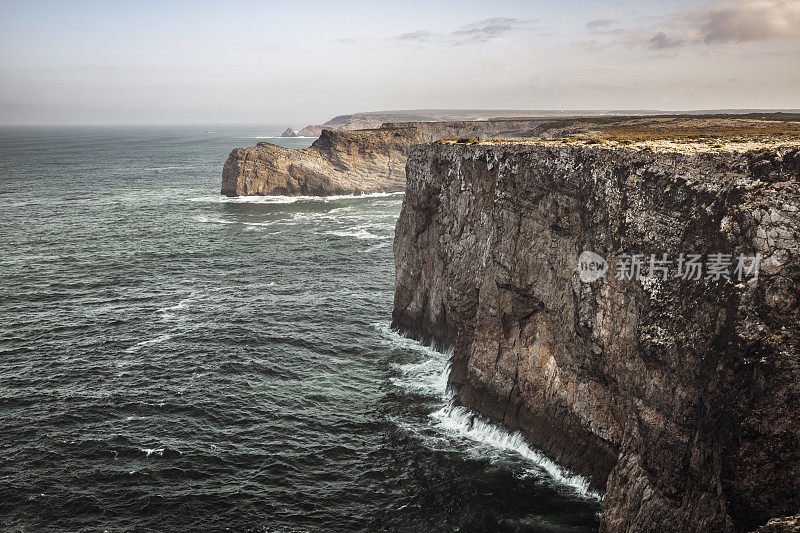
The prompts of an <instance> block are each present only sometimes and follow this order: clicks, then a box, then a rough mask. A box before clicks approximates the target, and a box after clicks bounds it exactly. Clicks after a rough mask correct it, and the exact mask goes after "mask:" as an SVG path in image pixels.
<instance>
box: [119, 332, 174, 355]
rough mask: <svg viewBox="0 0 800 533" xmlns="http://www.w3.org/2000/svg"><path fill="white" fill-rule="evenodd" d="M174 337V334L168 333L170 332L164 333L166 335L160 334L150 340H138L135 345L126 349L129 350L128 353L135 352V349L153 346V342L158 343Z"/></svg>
mask: <svg viewBox="0 0 800 533" xmlns="http://www.w3.org/2000/svg"><path fill="white" fill-rule="evenodd" d="M172 337H173V336H172V335H170V334H168V333H167V334H164V335H159V336H158V337H156V338H154V339H149V340H146V341H142V342H138V343H136V344H134V345H133V346H131V347H130V348H128V349H127V350H125V351H126V352H128V353H133V352H135V351H137V350H139V349H140V348H143V347H145V346H151V345H153V344H158V343H160V342H164V341H168V340H170V339H171V338H172Z"/></svg>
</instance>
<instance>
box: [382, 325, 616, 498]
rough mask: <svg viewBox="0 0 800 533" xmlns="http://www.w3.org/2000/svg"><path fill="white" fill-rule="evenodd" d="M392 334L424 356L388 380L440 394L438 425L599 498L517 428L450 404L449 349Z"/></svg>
mask: <svg viewBox="0 0 800 533" xmlns="http://www.w3.org/2000/svg"><path fill="white" fill-rule="evenodd" d="M395 336H396V337H397V339H396V342H398V343H399V344H401V345H402V346H404V347H409V346H412V347H413V348H414V349H416V350H418V351H420V352H421V353H422V354H424V355H423V356H424V359H423V360H422V361H420V362H418V363H409V364H406V365H402V366H399V370H400V371H401V372H402V377H399V378H394V379H393V380H392V381H393V383H395V384H396V385H399V386H402V387H405V388H407V389H410V390H417V391H423V392H426V393H428V394H431V395H436V396H438V397H439V398H441V400H442V402H443V405H442V406H441V408H439V409H437V410H436V411H434V412H432V413H431V414H430V418H431V419H432V420H433V421H434V423H435V425H436V427H437V428H438V429H440V430H442V431H443V432H446V433H447V434H449V435H452V436H456V437H458V438H466V439H469V440H470V441H472V442H474V443H476V444H478V445H480V446H489V447H492V448H495V449H498V450H505V451H510V452H514V453H517V454H519V455H520V456H522V457H524V458H525V459H526V460H528V461H530V463H531V464H532V466H531V468H530V469H529V470H528V471H527V472H528V473H529V474H530V475H534V476H542V475H545V476H547V477H549V478H550V479H551V480H552V481H553V482H555V483H557V484H559V485H561V486H564V487H568V488H570V489H571V490H573V491H575V492H576V493H577V494H579V495H580V496H582V497H584V498H589V499H594V500H598V501H600V500H601V499H602V496H601V495H600V494H598V493H597V492H596V491H593V490H592V489H591V488H590V486H589V482H588V480H587V479H585V478H584V477H582V476H579V475H577V474H573V473H570V472H569V471H568V470H567V469H565V468H563V467H562V466H560V465H558V464H556V463H555V462H554V461H552V460H551V459H550V458H548V457H547V456H545V455H544V454H543V453H541V452H539V451H538V450H535V449H533V448H532V447H531V446H529V445H528V443H527V442H526V441H525V438H524V437H523V436H522V434H521V433H520V432H519V431H513V432H510V431H508V430H506V429H505V428H502V427H500V426H498V425H496V424H493V423H491V422H489V421H487V420H486V419H484V418H483V417H481V416H480V415H478V414H476V413H474V412H472V411H470V410H468V409H466V408H464V407H461V406H453V405H452V400H453V397H452V394H451V392H450V391H448V389H447V382H448V376H449V373H450V363H449V359H450V357H451V356H452V351H451V352H446V353H439V352H436V351H435V350H433V349H431V348H429V347H424V346H423V345H421V344H420V343H417V341H413V340H411V339H408V338H406V337H403V336H401V335H399V334H396V333H395Z"/></svg>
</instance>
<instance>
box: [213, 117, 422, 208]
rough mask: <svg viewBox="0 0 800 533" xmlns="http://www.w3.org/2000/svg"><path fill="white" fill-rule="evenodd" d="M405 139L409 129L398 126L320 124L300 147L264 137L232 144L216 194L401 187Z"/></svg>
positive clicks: (348, 191) (293, 193)
mask: <svg viewBox="0 0 800 533" xmlns="http://www.w3.org/2000/svg"><path fill="white" fill-rule="evenodd" d="M412 133H413V132H412ZM411 137H413V135H411ZM408 139H409V132H407V131H405V129H402V128H399V129H391V128H387V129H382V130H359V131H330V130H325V131H323V132H322V134H321V136H320V138H319V139H317V140H316V141H314V144H312V145H311V147H310V148H305V149H301V150H296V149H289V148H283V147H281V146H276V145H274V144H269V143H258V145H257V146H254V147H252V148H237V149H235V150H233V151H232V152H231V154H230V156H229V157H228V160H227V161H226V162H225V165H224V166H223V167H222V194H224V195H227V196H246V195H288V196H298V195H312V196H328V195H334V194H352V193H373V192H392V191H402V190H403V188H404V187H405V162H406V155H407V151H408V147H409V145H410V144H411V143H410V142H408Z"/></svg>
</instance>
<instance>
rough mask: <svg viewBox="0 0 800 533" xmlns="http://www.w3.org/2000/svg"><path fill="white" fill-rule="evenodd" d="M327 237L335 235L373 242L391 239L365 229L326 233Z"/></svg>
mask: <svg viewBox="0 0 800 533" xmlns="http://www.w3.org/2000/svg"><path fill="white" fill-rule="evenodd" d="M325 235H335V236H336V237H355V238H356V239H362V240H372V239H389V238H390V237H381V236H380V235H375V234H374V233H370V232H368V231H367V230H365V229H352V230H344V231H326V232H325Z"/></svg>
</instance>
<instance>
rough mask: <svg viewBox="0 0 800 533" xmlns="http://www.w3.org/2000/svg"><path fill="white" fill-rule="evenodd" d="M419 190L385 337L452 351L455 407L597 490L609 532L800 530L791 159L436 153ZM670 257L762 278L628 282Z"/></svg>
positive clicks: (475, 150)
mask: <svg viewBox="0 0 800 533" xmlns="http://www.w3.org/2000/svg"><path fill="white" fill-rule="evenodd" d="M407 174H408V186H407V189H406V194H405V199H404V203H403V209H402V213H401V215H400V219H399V221H398V223H397V229H396V235H395V243H394V252H395V266H396V286H395V300H394V312H393V318H394V325H395V326H396V327H398V328H400V329H402V330H405V331H407V332H410V333H411V334H413V335H415V336H417V337H419V338H422V339H425V340H429V341H438V342H442V343H449V344H452V345H454V346H455V349H454V356H453V364H452V372H451V375H450V383H451V385H452V386H454V387H455V389H456V390H457V391H458V395H457V398H456V401H457V403H458V404H461V405H463V406H466V407H468V408H472V409H474V410H476V411H479V412H481V413H483V414H484V415H486V416H488V417H490V418H491V419H492V420H494V421H496V422H497V423H500V424H503V425H505V426H507V427H509V428H511V429H520V430H521V431H522V432H523V434H524V435H525V436H526V438H527V439H528V440H529V441H530V442H531V443H532V444H533V445H535V446H537V447H539V448H541V449H542V450H544V451H545V452H546V453H548V454H549V455H551V456H552V457H554V458H555V459H557V460H558V461H560V462H561V463H562V464H565V465H566V466H568V467H570V468H571V469H572V470H574V471H576V472H578V473H581V474H583V475H585V476H587V477H589V479H590V480H591V482H592V484H593V485H594V486H595V487H597V488H599V489H601V490H605V499H604V505H603V516H602V526H601V530H602V531H613V532H639V531H698V532H699V531H750V530H753V529H755V528H757V527H758V526H760V525H762V524H765V523H766V522H767V520H768V519H770V518H772V517H776V516H787V515H792V514H795V513H796V512H797V510H798V509H800V446H798V445H797V443H798V442H800V419H798V415H797V413H799V412H800V315H798V305H797V298H798V296H800V266H798V265H800V261H799V260H800V240H799V238H800V184H798V180H800V143H798V142H797V141H796V140H795V141H791V142H788V143H786V144H783V145H781V144H775V143H753V142H745V143H724V142H721V143H718V144H706V143H695V144H678V143H671V142H664V141H661V142H645V143H633V144H619V143H616V142H598V143H593V144H589V143H586V142H572V143H561V142H552V141H550V142H534V141H529V142H518V143H491V142H487V143H477V144H459V143H451V142H444V143H434V144H431V145H424V146H418V147H415V148H414V149H413V150H412V151H411V153H410V155H409V160H408V166H407ZM586 250H589V251H592V252H594V253H595V254H597V255H599V256H601V257H603V258H605V259H606V260H607V261H608V263H609V265H611V267H610V269H609V271H608V273H607V275H606V276H604V277H601V278H600V279H597V280H595V281H592V282H591V283H584V282H582V281H581V280H580V276H579V272H578V258H579V256H580V255H581V253H582V252H584V251H586ZM663 253H666V254H668V256H669V257H671V258H673V260H674V259H676V258H678V256H679V254H680V253H702V254H710V253H724V254H731V256H732V257H736V256H737V255H739V254H744V255H746V256H755V255H756V254H761V257H762V262H761V271H760V276H759V278H758V279H757V280H754V279H752V278H747V277H746V276H745V278H744V279H743V280H741V281H739V280H738V279H733V280H726V279H724V278H721V279H718V280H714V279H701V280H697V281H695V280H687V279H681V278H675V277H670V278H668V279H667V280H662V279H649V278H645V279H643V280H636V279H618V278H617V276H616V272H615V269H616V265H617V260H618V259H619V258H620V257H621V256H622V254H642V255H643V257H646V258H650V257H651V254H656V255H657V257H661V254H663ZM673 269H674V265H673ZM643 273H644V271H643ZM673 273H674V271H673ZM766 531H773V530H772V529H767V530H766ZM781 531H782V530H781Z"/></svg>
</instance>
